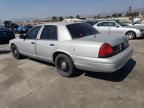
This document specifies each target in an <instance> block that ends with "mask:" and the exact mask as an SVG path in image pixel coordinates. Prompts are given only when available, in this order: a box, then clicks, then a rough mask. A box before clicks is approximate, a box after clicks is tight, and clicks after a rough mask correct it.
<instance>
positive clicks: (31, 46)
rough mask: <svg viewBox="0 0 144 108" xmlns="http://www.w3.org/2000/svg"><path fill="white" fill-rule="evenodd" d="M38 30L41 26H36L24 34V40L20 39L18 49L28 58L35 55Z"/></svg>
mask: <svg viewBox="0 0 144 108" xmlns="http://www.w3.org/2000/svg"><path fill="white" fill-rule="evenodd" d="M40 29H41V26H36V27H34V28H32V29H31V30H30V31H29V32H28V33H27V34H26V39H20V41H19V49H20V51H21V52H22V53H24V54H26V55H28V56H35V55H36V52H35V47H36V41H37V36H38V34H39V31H40Z"/></svg>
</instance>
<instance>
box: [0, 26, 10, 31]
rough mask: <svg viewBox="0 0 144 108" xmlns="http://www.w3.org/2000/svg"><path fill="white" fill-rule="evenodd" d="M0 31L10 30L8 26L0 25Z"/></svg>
mask: <svg viewBox="0 0 144 108" xmlns="http://www.w3.org/2000/svg"><path fill="white" fill-rule="evenodd" d="M0 31H10V30H9V29H8V28H6V27H2V26H0Z"/></svg>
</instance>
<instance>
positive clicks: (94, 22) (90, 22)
mask: <svg viewBox="0 0 144 108" xmlns="http://www.w3.org/2000/svg"><path fill="white" fill-rule="evenodd" d="M85 23H88V24H90V25H92V26H93V25H95V24H96V23H98V21H86V22H85Z"/></svg>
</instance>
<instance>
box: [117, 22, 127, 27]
mask: <svg viewBox="0 0 144 108" xmlns="http://www.w3.org/2000/svg"><path fill="white" fill-rule="evenodd" d="M116 22H117V23H118V24H119V25H120V26H128V25H127V24H126V23H123V22H120V21H116Z"/></svg>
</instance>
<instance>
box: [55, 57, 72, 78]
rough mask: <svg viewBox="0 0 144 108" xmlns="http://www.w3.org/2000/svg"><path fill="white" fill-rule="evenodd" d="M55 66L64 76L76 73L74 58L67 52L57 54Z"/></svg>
mask: <svg viewBox="0 0 144 108" xmlns="http://www.w3.org/2000/svg"><path fill="white" fill-rule="evenodd" d="M55 66H56V68H57V71H58V72H59V74H60V75H62V76H64V77H72V76H73V75H74V73H75V66H74V63H73V61H72V59H71V58H70V57H69V56H67V55H65V54H59V55H57V56H56V59H55Z"/></svg>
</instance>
